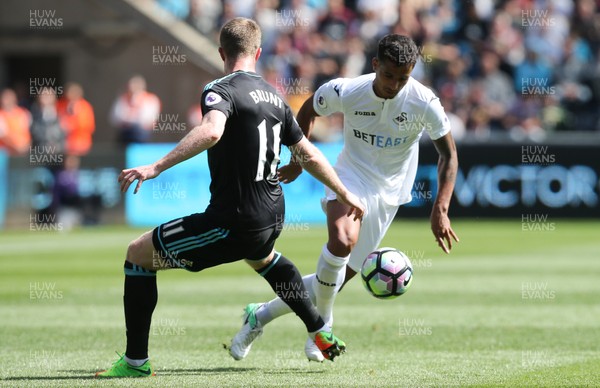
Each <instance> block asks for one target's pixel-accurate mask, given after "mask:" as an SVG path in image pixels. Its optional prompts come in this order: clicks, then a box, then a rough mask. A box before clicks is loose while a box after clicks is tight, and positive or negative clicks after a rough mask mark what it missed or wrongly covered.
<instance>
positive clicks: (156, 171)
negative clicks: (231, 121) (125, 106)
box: [119, 110, 227, 194]
mask: <svg viewBox="0 0 600 388" xmlns="http://www.w3.org/2000/svg"><path fill="white" fill-rule="evenodd" d="M226 120H227V117H226V116H225V114H224V113H223V112H221V111H219V110H211V111H209V112H208V113H207V114H205V115H204V116H203V117H202V122H201V123H200V125H198V126H197V127H195V128H193V129H192V130H191V131H190V132H189V133H188V134H187V135H186V136H185V137H184V138H183V139H181V141H179V143H178V144H177V146H175V148H174V149H173V150H172V151H171V152H169V153H168V154H167V155H165V156H163V157H162V158H161V159H160V160H158V161H156V162H154V163H152V164H149V165H146V166H140V167H134V168H130V169H126V170H123V171H121V174H120V175H119V183H120V184H121V191H122V192H126V191H127V189H128V188H129V186H130V185H131V184H132V183H133V182H135V181H136V180H137V181H138V184H137V186H136V187H135V190H134V191H133V193H134V194H135V193H137V192H138V190H139V189H140V187H141V186H142V182H143V181H145V180H148V179H152V178H156V177H157V176H158V175H160V173H162V172H163V171H165V170H167V169H169V168H171V167H173V166H175V165H176V164H178V163H181V162H183V161H185V160H188V159H189V158H191V157H194V156H196V155H198V154H199V153H201V152H203V151H206V150H207V149H209V148H210V147H212V146H214V145H215V144H217V142H218V141H219V140H220V139H221V136H222V135H223V131H224V130H225V122H226Z"/></svg>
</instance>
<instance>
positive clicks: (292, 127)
mask: <svg viewBox="0 0 600 388" xmlns="http://www.w3.org/2000/svg"><path fill="white" fill-rule="evenodd" d="M284 105H285V124H284V128H283V131H282V133H281V144H283V145H285V146H287V147H289V146H293V145H294V144H296V143H298V142H299V141H300V140H302V138H303V137H304V133H302V129H300V125H298V122H297V121H296V118H295V117H294V114H293V113H292V110H291V109H290V107H289V105H288V104H284Z"/></svg>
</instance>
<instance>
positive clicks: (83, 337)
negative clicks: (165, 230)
mask: <svg viewBox="0 0 600 388" xmlns="http://www.w3.org/2000/svg"><path fill="white" fill-rule="evenodd" d="M453 226H454V229H455V231H456V232H457V233H458V234H459V237H460V238H461V242H460V243H459V244H457V245H456V246H455V247H454V249H453V251H452V253H451V254H450V255H444V254H443V253H442V252H441V250H440V249H439V248H438V247H437V246H436V244H435V243H434V242H433V237H432V235H431V232H430V230H429V225H428V223H427V222H426V221H403V222H398V223H396V224H394V225H393V227H392V228H391V230H390V232H389V233H388V235H387V236H386V238H385V240H384V242H383V244H382V245H387V246H393V247H397V248H398V249H401V250H403V251H405V252H406V253H408V254H409V255H410V256H411V257H412V259H413V262H414V267H415V278H414V281H413V284H412V287H411V289H410V290H409V291H408V292H407V293H406V294H405V295H403V296H401V297H400V298H398V299H395V300H392V301H381V300H377V299H375V298H373V297H371V296H369V295H368V294H367V292H366V291H365V290H364V289H363V286H362V284H361V282H360V280H359V278H355V279H354V280H353V281H352V282H351V283H349V284H348V286H347V288H346V289H344V290H343V292H342V293H341V294H340V295H339V297H338V299H337V302H336V308H335V331H336V334H337V335H338V336H339V337H341V338H342V339H344V340H345V341H346V342H347V344H348V350H347V353H346V354H345V355H343V356H342V357H340V358H339V359H337V360H336V361H335V362H334V363H331V362H326V363H323V364H317V363H309V362H308V361H307V360H306V359H305V357H304V353H303V346H304V341H305V338H306V333H305V331H304V327H303V325H302V323H301V322H300V321H299V319H298V318H297V317H295V316H293V315H287V316H285V317H283V318H281V319H279V320H277V321H275V322H273V323H272V324H270V325H268V326H267V327H266V329H265V333H264V335H263V336H262V338H260V339H259V340H258V341H257V342H256V343H255V345H254V348H253V350H252V352H251V353H250V355H249V356H248V357H247V358H246V359H245V360H243V361H234V360H233V359H231V358H230V357H229V355H228V354H227V352H226V351H225V350H224V349H223V346H222V344H223V343H228V342H229V340H230V338H231V337H232V336H233V335H234V334H235V333H236V331H237V330H238V329H239V327H240V324H241V319H240V317H241V313H242V308H243V307H244V306H245V305H246V304H247V303H249V302H259V301H266V300H268V299H270V298H271V297H272V295H273V294H272V291H271V290H270V288H269V286H268V284H267V283H266V282H265V281H264V280H263V279H261V278H260V277H259V276H257V275H256V274H255V273H253V271H252V270H251V269H250V268H249V267H248V266H247V265H246V264H244V263H243V262H239V263H233V264H229V265H226V266H222V267H219V268H216V269H210V270H207V271H204V272H201V273H197V274H194V273H188V272H185V271H175V270H173V271H167V272H163V273H160V274H159V275H158V276H159V278H158V286H159V302H158V306H157V308H156V311H155V313H154V320H153V327H152V330H151V338H150V357H151V359H152V362H153V365H154V367H155V368H156V370H157V376H156V377H154V378H151V379H145V380H132V379H120V380H102V381H99V380H96V379H94V378H93V374H94V372H96V371H97V370H99V369H104V368H106V367H108V366H109V365H110V364H111V362H112V361H114V360H115V359H116V355H115V351H119V352H121V351H123V350H124V348H125V338H124V319H123V307H122V289H123V288H122V287H123V284H122V282H123V269H122V263H123V256H124V252H125V247H126V245H127V243H128V242H129V241H130V240H131V239H133V238H135V237H137V235H139V233H140V230H133V229H129V228H125V227H103V228H95V229H86V230H80V231H74V232H71V233H59V232H56V233H52V232H50V233H49V232H35V231H27V232H14V231H4V232H2V234H0V264H1V267H0V386H20V387H22V386H25V387H38V386H43V387H45V386H48V387H75V386H77V387H85V386H100V387H104V386H107V387H108V386H141V385H143V386H150V387H167V386H168V387H211V386H223V387H236V386H258V387H260V386H279V387H291V386H332V387H347V386H379V387H388V386H390V387H391V386H407V387H420V386H509V387H518V386H565V387H572V386H598V385H600V277H599V274H600V239H599V237H598V231H599V230H600V222H582V221H577V222H575V221H567V220H556V221H555V222H553V223H546V224H543V225H538V226H539V227H535V228H531V224H522V223H521V220H516V221H462V220H456V221H455V222H454V224H453ZM325 238H326V233H325V229H323V228H321V227H312V226H307V225H291V226H290V227H289V230H286V231H285V232H284V233H283V236H282V237H281V239H280V240H279V243H278V245H277V248H278V249H279V250H280V251H282V252H284V253H285V255H286V256H288V257H290V258H292V260H294V261H295V262H296V263H297V265H298V267H299V268H300V270H301V271H302V273H309V272H312V271H313V270H314V266H315V262H316V257H317V255H318V253H319V251H320V248H321V245H322V244H323V243H324V241H325Z"/></svg>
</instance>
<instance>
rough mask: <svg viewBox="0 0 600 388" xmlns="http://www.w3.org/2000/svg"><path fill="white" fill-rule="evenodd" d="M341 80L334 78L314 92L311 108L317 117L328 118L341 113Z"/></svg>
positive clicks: (342, 80)
mask: <svg viewBox="0 0 600 388" xmlns="http://www.w3.org/2000/svg"><path fill="white" fill-rule="evenodd" d="M343 83H344V79H343V78H336V79H334V80H331V81H329V82H327V83H325V84H323V85H321V87H320V88H319V89H317V91H316V92H315V98H314V100H313V107H314V109H315V112H317V113H318V114H319V116H329V115H330V114H332V113H336V112H341V111H342V98H341V93H342V86H343Z"/></svg>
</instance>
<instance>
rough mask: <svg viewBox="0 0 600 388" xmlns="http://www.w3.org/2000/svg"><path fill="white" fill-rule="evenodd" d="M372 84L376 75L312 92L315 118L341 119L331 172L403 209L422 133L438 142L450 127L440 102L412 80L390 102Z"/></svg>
mask: <svg viewBox="0 0 600 388" xmlns="http://www.w3.org/2000/svg"><path fill="white" fill-rule="evenodd" d="M374 79H375V73H371V74H366V75H362V76H360V77H356V78H352V79H350V78H337V79H334V80H331V81H329V82H327V83H326V84H324V85H322V86H321V87H320V88H319V89H318V90H317V91H316V92H315V98H314V109H315V111H316V112H317V113H318V114H319V115H320V116H328V115H330V114H332V113H335V112H342V113H343V114H344V147H343V149H342V151H341V153H340V155H339V156H338V160H337V162H336V165H335V168H336V170H337V171H338V172H340V173H343V174H344V175H348V174H352V175H355V176H356V177H357V178H358V179H359V180H360V181H362V182H363V184H364V185H366V187H369V188H372V190H373V191H374V192H377V193H379V195H381V196H382V198H383V199H384V201H385V202H386V203H388V204H390V205H395V206H397V205H402V204H405V203H408V202H410V201H411V199H412V197H411V189H412V186H413V183H414V180H415V175H416V173H417V165H418V158H419V139H420V138H421V135H422V133H423V132H424V131H425V132H427V134H428V135H429V137H430V138H431V139H432V140H436V139H439V138H440V137H442V136H444V135H446V134H447V133H448V132H449V131H450V122H449V121H448V117H447V116H446V113H445V112H444V108H443V107H442V104H441V103H440V100H439V98H438V97H436V95H435V94H434V93H433V92H432V91H431V90H430V89H429V88H427V87H426V86H424V85H423V84H421V83H420V82H419V81H417V80H415V79H414V78H412V77H410V78H409V80H408V82H407V83H406V85H405V86H404V87H403V88H402V89H401V90H400V92H399V93H398V94H397V95H396V97H394V98H392V99H384V98H380V97H377V96H376V95H375V92H374V91H373V80H374Z"/></svg>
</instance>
